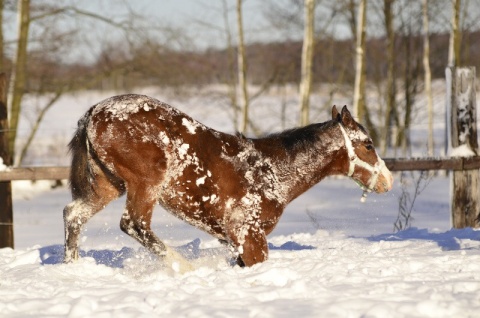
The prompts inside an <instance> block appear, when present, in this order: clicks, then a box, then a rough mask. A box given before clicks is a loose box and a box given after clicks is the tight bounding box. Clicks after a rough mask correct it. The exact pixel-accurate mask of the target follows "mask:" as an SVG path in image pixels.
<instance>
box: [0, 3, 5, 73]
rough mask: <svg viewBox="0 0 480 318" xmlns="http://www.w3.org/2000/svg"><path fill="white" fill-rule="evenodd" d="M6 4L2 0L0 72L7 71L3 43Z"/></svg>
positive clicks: (0, 15) (0, 6)
mask: <svg viewBox="0 0 480 318" xmlns="http://www.w3.org/2000/svg"><path fill="white" fill-rule="evenodd" d="M4 6H5V2H4V0H0V73H2V72H5V61H4V58H3V57H4V55H5V52H4V50H5V49H4V45H3V7H4Z"/></svg>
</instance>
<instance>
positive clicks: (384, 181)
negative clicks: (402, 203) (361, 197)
mask: <svg viewBox="0 0 480 318" xmlns="http://www.w3.org/2000/svg"><path fill="white" fill-rule="evenodd" d="M392 187H393V175H392V173H391V172H390V170H388V168H387V167H385V166H384V167H382V169H381V170H380V175H379V176H378V180H377V184H375V186H374V187H373V190H374V191H375V192H376V193H384V192H388V191H390V190H392Z"/></svg>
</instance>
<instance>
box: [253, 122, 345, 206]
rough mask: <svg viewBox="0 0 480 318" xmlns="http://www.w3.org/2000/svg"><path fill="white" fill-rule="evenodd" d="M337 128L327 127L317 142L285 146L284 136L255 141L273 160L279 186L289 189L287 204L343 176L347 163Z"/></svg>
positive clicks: (324, 127)
mask: <svg viewBox="0 0 480 318" xmlns="http://www.w3.org/2000/svg"><path fill="white" fill-rule="evenodd" d="M335 127H336V126H335V125H324V126H322V127H321V128H320V130H319V133H320V136H319V138H318V140H317V141H316V142H313V141H311V142H303V141H301V140H298V145H290V146H289V147H287V146H285V142H284V140H283V139H282V135H281V134H280V135H277V136H273V137H270V138H264V139H259V140H256V141H254V143H255V147H256V148H257V149H258V150H259V151H261V152H262V153H264V155H265V157H268V158H270V159H271V162H272V165H273V166H274V167H275V169H273V170H274V171H275V172H276V174H277V178H276V180H279V183H281V184H279V185H278V186H279V187H282V188H284V189H285V193H286V194H285V195H286V201H287V202H286V203H288V202H291V201H292V200H293V199H295V198H296V197H298V196H299V195H301V194H302V193H304V192H305V191H307V190H308V189H310V188H311V187H312V186H314V185H315V184H317V183H318V182H320V181H321V180H322V179H324V178H325V177H327V176H330V175H337V174H341V173H342V169H344V168H343V166H344V165H343V164H342V162H343V161H344V160H346V154H345V153H344V151H340V150H341V148H342V146H343V144H344V141H343V138H341V137H336V135H338V134H336V133H337V132H336V130H335Z"/></svg>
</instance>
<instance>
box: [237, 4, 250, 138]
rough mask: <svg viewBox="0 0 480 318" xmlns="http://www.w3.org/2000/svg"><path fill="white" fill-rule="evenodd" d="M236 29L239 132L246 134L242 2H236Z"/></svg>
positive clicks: (246, 94) (245, 66)
mask: <svg viewBox="0 0 480 318" xmlns="http://www.w3.org/2000/svg"><path fill="white" fill-rule="evenodd" d="M237 28H238V53H237V58H238V84H239V86H240V90H241V93H242V100H241V103H242V105H241V107H242V112H243V116H242V117H243V121H242V127H241V129H240V132H241V133H243V134H246V132H247V128H248V120H249V119H248V106H249V99H248V89H247V61H246V59H245V42H244V40H243V18H242V0H237Z"/></svg>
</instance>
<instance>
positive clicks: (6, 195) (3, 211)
mask: <svg viewBox="0 0 480 318" xmlns="http://www.w3.org/2000/svg"><path fill="white" fill-rule="evenodd" d="M6 91H7V76H6V75H5V73H0V165H2V164H3V165H6V166H10V165H11V164H12V160H11V157H10V154H9V153H8V134H7V132H8V116H7V103H6V95H7V94H6ZM4 247H11V248H13V247H14V239H13V206H12V183H11V182H10V181H0V248H4Z"/></svg>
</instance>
